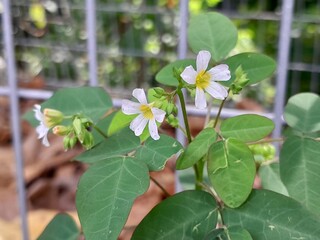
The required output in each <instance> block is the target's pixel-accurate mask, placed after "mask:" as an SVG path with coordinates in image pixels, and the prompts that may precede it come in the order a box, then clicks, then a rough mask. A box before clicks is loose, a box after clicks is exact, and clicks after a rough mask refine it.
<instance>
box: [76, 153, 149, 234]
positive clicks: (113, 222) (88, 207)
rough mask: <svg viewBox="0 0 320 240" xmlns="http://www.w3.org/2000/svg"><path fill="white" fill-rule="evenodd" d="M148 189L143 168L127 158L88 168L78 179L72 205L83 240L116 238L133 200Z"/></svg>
mask: <svg viewBox="0 0 320 240" xmlns="http://www.w3.org/2000/svg"><path fill="white" fill-rule="evenodd" d="M148 186H149V173H148V168H147V166H146V165H145V164H144V163H142V162H140V161H137V160H136V159H134V158H130V157H115V158H112V159H108V161H100V162H98V163H96V164H94V165H92V166H91V167H90V168H89V169H88V170H87V171H86V172H85V173H84V174H83V175H82V177H81V179H80V182H79V185H78V191H77V196H76V206H77V210H78V215H79V218H80V222H81V226H82V228H83V232H84V235H85V237H86V239H90V240H101V239H110V240H112V239H117V238H118V236H119V234H120V232H121V229H122V228H123V226H124V224H125V223H126V221H127V218H128V215H129V212H130V210H131V207H132V204H133V201H134V200H135V198H136V197H138V196H139V195H141V194H143V193H144V192H145V191H146V190H147V189H148Z"/></svg>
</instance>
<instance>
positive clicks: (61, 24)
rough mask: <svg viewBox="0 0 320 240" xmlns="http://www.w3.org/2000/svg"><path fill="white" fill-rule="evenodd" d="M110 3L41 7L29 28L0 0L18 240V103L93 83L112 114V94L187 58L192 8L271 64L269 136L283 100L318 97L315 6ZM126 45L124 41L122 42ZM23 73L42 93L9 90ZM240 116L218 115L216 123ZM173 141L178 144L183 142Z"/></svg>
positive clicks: (2, 83) (18, 4)
mask: <svg viewBox="0 0 320 240" xmlns="http://www.w3.org/2000/svg"><path fill="white" fill-rule="evenodd" d="M118 2H121V3H119V4H115V3H114V1H107V0H96V1H92V0H73V1H66V0H60V1H51V0H47V1H43V2H42V3H43V4H44V5H45V6H46V12H47V22H46V26H45V27H44V28H42V27H41V26H36V19H32V13H30V11H31V10H30V6H31V5H30V1H23V0H14V1H10V0H3V1H2V2H1V3H0V4H2V5H1V7H2V29H1V30H2V31H1V35H2V42H1V48H0V56H1V57H2V58H1V59H0V60H1V61H0V71H1V73H2V74H1V76H0V95H4V96H8V97H9V98H10V102H11V123H12V129H13V132H12V135H13V144H14V149H15V157H16V170H17V171H16V172H17V173H16V175H17V186H18V192H19V206H20V215H21V221H22V225H21V226H22V227H21V229H22V232H23V239H28V227H27V220H26V213H27V209H26V203H25V186H24V182H23V155H22V148H21V129H20V128H21V127H20V113H19V98H20V97H24V98H30V99H46V98H48V97H50V96H51V94H52V91H51V90H52V89H57V88H59V87H61V86H77V85H83V84H88V85H91V86H96V85H102V86H105V87H106V88H107V89H108V90H112V91H111V94H112V95H113V96H114V103H115V105H117V106H119V103H120V101H119V100H120V98H121V95H118V92H119V91H118V92H117V90H118V89H124V88H125V89H130V88H133V87H136V86H151V85H153V84H154V74H155V73H156V72H157V71H158V70H159V69H160V68H161V67H162V66H164V65H165V64H166V63H167V62H169V61H171V60H174V59H177V58H184V57H186V56H188V55H191V53H190V52H189V51H188V47H187V34H186V29H187V22H188V17H189V15H190V14H194V13H195V12H197V11H199V4H200V7H202V8H205V9H206V10H212V9H213V10H218V11H220V12H222V13H224V14H226V15H228V16H229V17H230V18H232V19H233V20H234V21H235V23H236V25H237V26H238V27H239V29H240V31H241V30H243V31H242V32H241V33H242V34H243V35H244V37H243V41H244V42H245V41H247V40H248V39H247V38H246V36H247V35H250V37H249V40H250V44H249V45H246V48H245V49H248V47H249V48H253V50H256V51H261V52H264V53H267V54H268V55H270V56H272V57H274V58H276V59H277V61H278V69H277V73H276V76H275V78H274V79H272V80H271V84H272V83H273V84H274V86H275V92H276V94H275V98H274V100H273V103H274V104H273V105H271V107H269V109H270V111H269V112H267V113H264V115H266V116H268V117H270V118H272V119H274V121H275V124H276V129H275V131H274V137H278V136H280V134H281V129H282V120H281V115H282V112H283V106H284V103H285V101H286V99H287V97H288V96H290V95H292V94H294V93H297V92H300V91H313V92H317V93H319V92H320V84H319V74H320V43H319V37H320V36H319V35H320V24H319V23H320V18H319V14H320V1H319V0H318V1H303V0H298V1H296V2H295V1H294V0H283V1H276V0H274V1H267V0H256V1H253V0H241V1H231V0H224V1H222V2H220V3H216V5H215V6H212V2H215V1H209V0H206V1H192V0H190V1H188V0H181V1H180V2H179V3H177V1H169V0H168V1H159V3H158V1H151V0H149V1H143V0H139V1H137V0H136V1H134V0H132V1H118ZM216 2H219V1H216ZM201 5H202V6H201ZM33 17H39V14H38V16H33ZM116 23H117V24H116ZM246 29H251V31H249V32H248V31H245V30H246ZM252 29H253V30H252ZM50 34H52V35H50ZM48 35H49V37H48ZM74 36H78V37H77V38H76V39H75V38H74ZM125 38H128V39H130V41H127V42H126V41H124V40H123V39H125ZM141 42H143V44H141ZM239 48H240V50H241V49H242V48H241V46H240V47H239ZM249 50H252V49H249ZM30 52H32V53H33V55H30ZM32 57H33V58H32ZM30 61H33V62H30ZM37 64H38V65H37ZM29 65H31V69H32V70H33V71H36V72H35V73H33V74H34V75H37V74H41V75H42V76H44V77H45V79H46V80H45V82H46V88H45V89H24V88H19V87H18V79H19V77H20V75H19V74H20V71H19V70H21V69H22V70H24V71H23V72H24V74H23V75H22V78H28V77H30V76H32V74H31V75H30V74H25V73H26V72H28V70H30V68H29ZM40 65H41V66H40ZM26 66H27V67H26ZM39 66H40V69H39ZM37 69H38V70H37ZM18 73H19V74H18ZM28 73H29V72H28ZM27 81H28V79H27ZM253 91H255V89H253ZM187 110H188V112H189V113H190V114H193V115H205V114H206V112H204V111H200V110H197V109H195V108H193V107H192V106H188V108H187ZM216 112H217V109H215V108H213V109H212V112H211V113H212V115H215V113H216ZM245 112H246V111H241V110H236V109H232V108H227V109H224V110H223V112H222V117H229V116H234V115H238V114H242V113H245ZM177 134H178V135H177V137H178V139H179V140H180V141H183V136H182V135H181V134H179V132H178V133H177Z"/></svg>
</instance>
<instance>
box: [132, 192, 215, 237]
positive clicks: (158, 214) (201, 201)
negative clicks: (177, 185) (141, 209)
mask: <svg viewBox="0 0 320 240" xmlns="http://www.w3.org/2000/svg"><path fill="white" fill-rule="evenodd" d="M217 216H218V209H217V204H216V201H215V199H214V198H213V197H212V196H211V195H210V194H209V193H207V192H204V191H195V190H190V191H184V192H180V193H178V194H175V195H174V196H172V197H169V198H167V199H166V200H164V201H162V202H161V203H160V204H158V205H157V206H156V207H155V208H153V209H152V210H151V212H149V214H148V215H147V216H146V217H145V218H144V219H143V220H142V222H141V223H140V224H139V225H138V227H137V228H136V230H135V232H134V233H133V236H132V240H150V239H154V240H157V239H159V240H160V239H204V237H205V236H206V235H207V234H208V233H209V232H210V230H211V229H212V228H213V227H215V226H216V224H217Z"/></svg>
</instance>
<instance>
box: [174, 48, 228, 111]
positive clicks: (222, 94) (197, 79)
mask: <svg viewBox="0 0 320 240" xmlns="http://www.w3.org/2000/svg"><path fill="white" fill-rule="evenodd" d="M210 58H211V54H210V52H208V51H200V52H199V53H198V55H197V61H196V65H197V71H196V70H194V68H193V67H192V66H188V67H186V68H185V69H184V71H183V72H182V73H181V75H180V76H181V77H182V79H183V80H184V81H186V82H187V83H189V84H195V86H196V99H195V104H196V107H197V108H201V109H203V108H206V107H207V101H206V97H205V93H204V92H205V91H206V92H207V93H209V94H210V95H211V96H212V97H214V98H217V99H221V100H223V99H225V98H226V97H227V96H228V92H227V90H226V89H225V88H224V87H223V86H221V85H220V84H218V83H216V82H215V81H227V80H229V79H230V78H231V76H230V71H229V67H228V65H226V64H220V65H217V66H215V67H213V68H211V69H210V70H208V71H207V67H208V64H209V61H210Z"/></svg>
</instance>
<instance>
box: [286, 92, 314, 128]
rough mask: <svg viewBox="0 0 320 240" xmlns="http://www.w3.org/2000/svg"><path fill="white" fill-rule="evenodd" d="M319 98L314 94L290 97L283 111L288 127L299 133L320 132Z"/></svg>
mask: <svg viewBox="0 0 320 240" xmlns="http://www.w3.org/2000/svg"><path fill="white" fill-rule="evenodd" d="M319 106H320V97H319V96H318V95H316V94H314V93H300V94H297V95H294V96H293V97H291V98H290V99H289V101H288V103H287V105H286V107H285V109H284V118H285V120H286V122H287V123H288V125H289V126H290V127H292V128H294V129H297V130H299V131H301V132H306V133H309V132H316V131H320V107H319Z"/></svg>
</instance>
